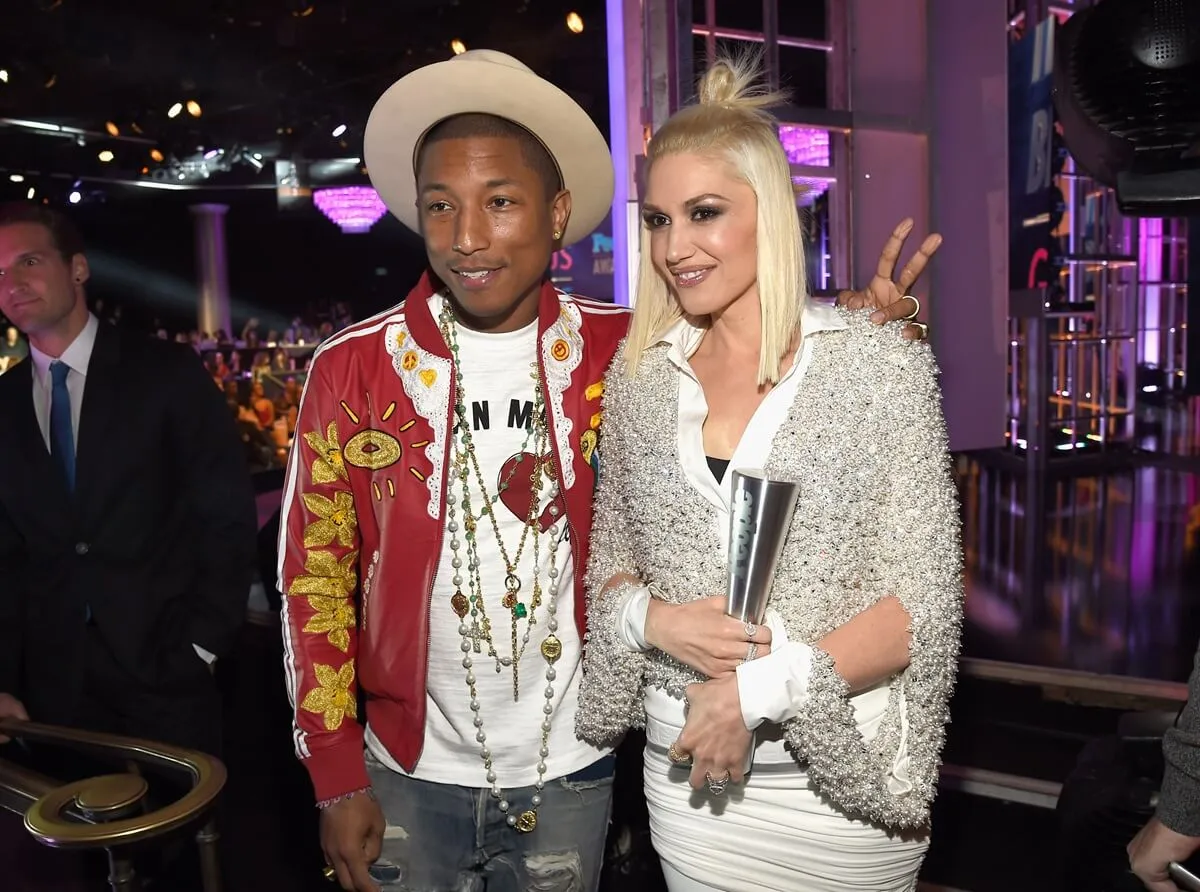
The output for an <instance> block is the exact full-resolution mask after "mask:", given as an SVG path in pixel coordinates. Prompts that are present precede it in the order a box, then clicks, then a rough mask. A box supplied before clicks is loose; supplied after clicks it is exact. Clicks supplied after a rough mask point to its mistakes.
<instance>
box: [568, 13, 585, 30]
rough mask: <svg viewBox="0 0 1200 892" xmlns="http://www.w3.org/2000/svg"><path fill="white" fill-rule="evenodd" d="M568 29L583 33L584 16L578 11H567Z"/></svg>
mask: <svg viewBox="0 0 1200 892" xmlns="http://www.w3.org/2000/svg"><path fill="white" fill-rule="evenodd" d="M567 30H569V31H570V32H571V33H572V34H582V33H583V16H581V15H580V14H579V13H577V12H570V13H567Z"/></svg>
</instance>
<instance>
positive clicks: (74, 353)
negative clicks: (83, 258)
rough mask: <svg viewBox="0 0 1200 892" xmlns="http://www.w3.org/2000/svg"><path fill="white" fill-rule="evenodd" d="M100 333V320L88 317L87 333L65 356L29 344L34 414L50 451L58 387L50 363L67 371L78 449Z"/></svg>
mask: <svg viewBox="0 0 1200 892" xmlns="http://www.w3.org/2000/svg"><path fill="white" fill-rule="evenodd" d="M99 330H100V320H99V319H97V318H96V317H95V316H93V315H91V314H90V313H89V314H88V321H87V324H86V325H85V326H84V327H83V331H81V332H80V333H79V335H78V336H77V337H76V338H75V340H73V341H72V342H71V346H69V347H68V348H67V349H66V350H64V351H63V354H62V356H49V355H47V354H45V353H43V352H42V351H41V350H39V349H38V348H37V347H35V346H34V345H33V342H32V341H31V342H30V344H29V358H30V359H31V360H32V361H33V411H34V414H35V415H37V423H38V427H39V428H41V430H42V440H43V441H44V442H45V444H46V449H49V448H50V400H51V397H52V396H53V389H54V385H53V383H52V382H51V380H50V363H52V362H54V361H55V360H58V361H59V362H61V363H63V364H65V365H66V366H67V368H68V369H69V371H68V372H67V393H69V394H70V395H71V432H72V434H73V435H74V439H75V446H76V448H77V449H78V447H79V413H80V410H81V409H82V408H83V391H84V387H85V386H86V385H87V373H88V365H90V364H91V361H92V350H93V349H94V348H95V346H96V332H97V331H99Z"/></svg>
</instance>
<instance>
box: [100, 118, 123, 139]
mask: <svg viewBox="0 0 1200 892" xmlns="http://www.w3.org/2000/svg"><path fill="white" fill-rule="evenodd" d="M104 129H105V130H107V131H108V135H109V136H120V135H121V128H120V127H118V126H117V125H116V124H114V123H113V122H112V121H106V122H105V124H104Z"/></svg>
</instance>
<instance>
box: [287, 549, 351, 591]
mask: <svg viewBox="0 0 1200 892" xmlns="http://www.w3.org/2000/svg"><path fill="white" fill-rule="evenodd" d="M357 563H358V552H357V551H352V552H350V553H349V554H347V555H346V556H345V557H344V558H342V559H341V560H340V561H339V560H338V559H337V557H336V556H335V555H334V554H333V552H330V551H311V552H309V554H308V557H307V558H305V560H304V571H305V572H304V573H302V574H300V575H299V576H297V577H296V578H295V579H293V580H292V584H291V587H290V588H289V589H288V594H289V595H320V596H322V597H326V598H349V597H350V596H351V595H353V594H354V590H355V588H357V587H358V573H357V571H356V569H355V565H356V564H357Z"/></svg>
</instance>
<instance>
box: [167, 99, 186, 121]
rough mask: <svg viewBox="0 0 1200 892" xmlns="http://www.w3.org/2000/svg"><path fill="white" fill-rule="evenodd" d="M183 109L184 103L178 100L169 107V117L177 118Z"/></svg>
mask: <svg viewBox="0 0 1200 892" xmlns="http://www.w3.org/2000/svg"><path fill="white" fill-rule="evenodd" d="M181 111H183V103H182V102H176V103H175V104H174V105H172V106H171V107H170V108H169V109H167V117H168V118H177V117H179V113H180V112H181Z"/></svg>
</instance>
